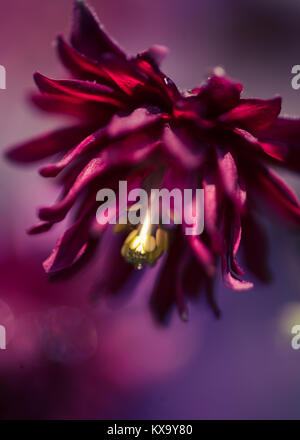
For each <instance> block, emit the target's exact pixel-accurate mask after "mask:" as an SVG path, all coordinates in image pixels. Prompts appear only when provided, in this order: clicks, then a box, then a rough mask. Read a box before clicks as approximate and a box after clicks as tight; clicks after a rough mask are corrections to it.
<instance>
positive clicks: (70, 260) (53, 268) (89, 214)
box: [43, 200, 95, 273]
mask: <svg viewBox="0 0 300 440" xmlns="http://www.w3.org/2000/svg"><path fill="white" fill-rule="evenodd" d="M93 205H95V201H94V200H90V201H89V202H88V203H87V205H86V207H85V209H84V211H83V213H82V215H81V216H80V217H79V219H78V220H77V221H76V222H75V223H74V224H73V225H72V226H71V227H70V228H69V229H68V230H67V231H66V232H64V233H63V234H62V235H61V237H60V238H59V239H58V241H57V243H56V246H55V248H54V249H53V251H52V253H51V255H50V256H49V257H48V258H47V260H45V261H44V263H43V266H44V269H45V271H46V272H47V273H55V272H59V271H62V270H65V269H67V268H69V267H70V266H72V265H73V264H75V263H76V262H77V261H78V260H79V258H80V257H81V256H82V255H83V253H84V252H85V250H86V248H87V244H88V239H89V231H90V225H91V222H92V221H93V220H94V214H95V209H94V208H93ZM91 206H92V207H91Z"/></svg>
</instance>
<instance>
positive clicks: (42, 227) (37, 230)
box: [27, 222, 54, 235]
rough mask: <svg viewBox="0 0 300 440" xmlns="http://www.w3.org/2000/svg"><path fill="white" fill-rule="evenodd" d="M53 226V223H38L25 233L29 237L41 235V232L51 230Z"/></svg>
mask: <svg viewBox="0 0 300 440" xmlns="http://www.w3.org/2000/svg"><path fill="white" fill-rule="evenodd" d="M53 224H54V223H51V222H40V223H38V224H37V225H35V226H32V227H31V228H29V229H28V230H27V233H28V234H29V235H36V234H41V233H43V232H47V231H49V230H50V229H51V228H52V226H53Z"/></svg>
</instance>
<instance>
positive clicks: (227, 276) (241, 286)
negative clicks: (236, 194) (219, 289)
mask: <svg viewBox="0 0 300 440" xmlns="http://www.w3.org/2000/svg"><path fill="white" fill-rule="evenodd" d="M222 233H223V237H224V242H223V252H222V276H223V283H224V285H225V286H226V287H229V288H230V289H233V290H248V289H251V288H252V287H253V284H252V283H250V282H248V281H245V280H243V279H242V278H241V276H242V275H243V271H242V270H241V269H240V267H239V265H238V263H237V261H236V255H237V252H238V248H239V244H240V239H241V223H240V213H239V211H238V210H237V209H235V208H234V207H232V206H231V204H228V206H227V208H226V210H225V213H224V218H223V226H222Z"/></svg>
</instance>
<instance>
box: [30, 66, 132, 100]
mask: <svg viewBox="0 0 300 440" xmlns="http://www.w3.org/2000/svg"><path fill="white" fill-rule="evenodd" d="M34 80H35V82H36V84H37V86H38V87H39V89H40V90H41V92H44V93H47V94H55V95H60V94H62V95H67V96H73V97H75V98H77V99H79V100H82V101H95V102H98V103H102V104H110V105H112V106H115V107H117V108H119V109H122V108H125V107H124V103H122V100H123V96H122V95H121V94H120V93H118V92H115V91H114V90H113V89H111V88H110V87H108V86H105V85H101V84H97V83H95V82H90V81H81V80H69V79H68V80H54V79H50V78H47V77H46V76H44V75H42V74H41V73H39V72H36V73H35V74H34Z"/></svg>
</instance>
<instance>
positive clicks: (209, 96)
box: [193, 75, 242, 117]
mask: <svg viewBox="0 0 300 440" xmlns="http://www.w3.org/2000/svg"><path fill="white" fill-rule="evenodd" d="M241 91H242V85H241V84H239V83H234V82H232V81H230V80H229V79H228V78H225V77H222V76H217V75H213V76H212V77H211V78H209V80H208V81H207V83H206V84H204V86H202V87H200V88H198V89H194V90H193V93H198V97H199V99H200V100H201V101H203V103H205V105H206V113H207V116H209V117H215V116H218V115H220V114H221V113H224V112H226V111H228V110H230V109H232V108H233V107H235V106H236V105H237V104H238V103H239V100H240V94H241Z"/></svg>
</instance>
